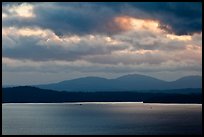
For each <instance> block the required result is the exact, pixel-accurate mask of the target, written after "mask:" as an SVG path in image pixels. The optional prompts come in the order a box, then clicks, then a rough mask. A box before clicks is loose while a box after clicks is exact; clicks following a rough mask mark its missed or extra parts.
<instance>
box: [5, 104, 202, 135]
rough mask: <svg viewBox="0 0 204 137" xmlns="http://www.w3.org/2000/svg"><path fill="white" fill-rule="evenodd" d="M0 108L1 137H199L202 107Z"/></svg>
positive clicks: (179, 105)
mask: <svg viewBox="0 0 204 137" xmlns="http://www.w3.org/2000/svg"><path fill="white" fill-rule="evenodd" d="M80 104H82V105H80ZM2 107H3V108H2V120H3V121H2V134H3V135H7V134H8V135H9V134H10V135H11V134H15V135H17V134H26V135H34V134H35V135H36V134H37V135H91V134H101V135H108V134H116V135H120V134H122V135H129V134H136V135H155V134H156V135H160V134H202V105H201V104H149V103H110V102H109V103H71V104H69V103H55V104H18V103H15V104H3V105H2Z"/></svg>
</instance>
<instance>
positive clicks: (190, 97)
mask: <svg viewBox="0 0 204 137" xmlns="http://www.w3.org/2000/svg"><path fill="white" fill-rule="evenodd" d="M185 90H186V94H183V93H185ZM192 90H193V89H182V90H181V91H182V92H181V93H178V91H179V90H168V92H167V91H158V92H156V91H154V92H151V91H145V92H142V91H134V92H133V91H120V92H107V91H106V92H66V91H53V90H45V89H39V88H35V87H29V86H23V87H13V88H2V91H3V92H2V95H3V98H2V99H3V103H60V102H138V101H139V102H141V101H143V102H144V103H202V92H201V91H202V89H195V90H196V92H192ZM189 91H191V92H189Z"/></svg>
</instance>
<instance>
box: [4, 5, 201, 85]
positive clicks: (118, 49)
mask: <svg viewBox="0 0 204 137" xmlns="http://www.w3.org/2000/svg"><path fill="white" fill-rule="evenodd" d="M201 6H202V5H201V3H199V2H195V3H185V2H182V3H173V2H171V3H167V2H166V3H160V2H159V3H157V2H154V3H146V2H145V3H142V2H140V3H137V2H135V3H133V2H132V3H124V2H123V3H120V2H117V3H115V2H111V3H103V2H101V3H84V2H83V3H70V2H68V3H62V2H59V3H2V69H3V70H2V73H3V84H35V83H41V82H43V83H48V82H57V81H61V80H65V79H72V78H76V77H82V76H89V75H95V76H102V77H109V78H111V77H117V76H121V75H124V74H129V73H139V74H147V75H151V76H155V77H158V78H162V79H165V80H173V79H176V78H179V77H182V76H185V75H202V29H201V27H202V11H201V9H202V7H201Z"/></svg>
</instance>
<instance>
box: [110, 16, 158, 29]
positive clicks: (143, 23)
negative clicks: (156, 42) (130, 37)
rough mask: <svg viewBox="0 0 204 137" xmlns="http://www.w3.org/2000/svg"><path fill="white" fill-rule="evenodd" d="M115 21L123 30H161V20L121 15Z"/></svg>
mask: <svg viewBox="0 0 204 137" xmlns="http://www.w3.org/2000/svg"><path fill="white" fill-rule="evenodd" d="M114 22H115V23H116V24H117V25H118V27H119V28H120V29H122V30H151V31H156V32H160V31H161V29H159V28H158V26H159V22H158V21H155V20H147V19H146V20H144V19H137V18H133V17H128V16H120V17H116V18H115V19H114Z"/></svg>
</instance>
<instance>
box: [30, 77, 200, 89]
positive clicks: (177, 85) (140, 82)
mask: <svg viewBox="0 0 204 137" xmlns="http://www.w3.org/2000/svg"><path fill="white" fill-rule="evenodd" d="M33 86H34V87H38V88H41V89H49V90H56V91H71V92H75V91H79V92H95V91H135V90H171V89H184V88H202V76H186V77H182V78H180V79H177V80H175V81H170V82H169V81H164V80H160V79H157V78H153V77H150V76H145V75H139V74H131V75H125V76H121V77H118V78H115V79H106V78H101V77H83V78H77V79H72V80H66V81H62V82H59V83H52V84H42V85H33Z"/></svg>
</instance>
